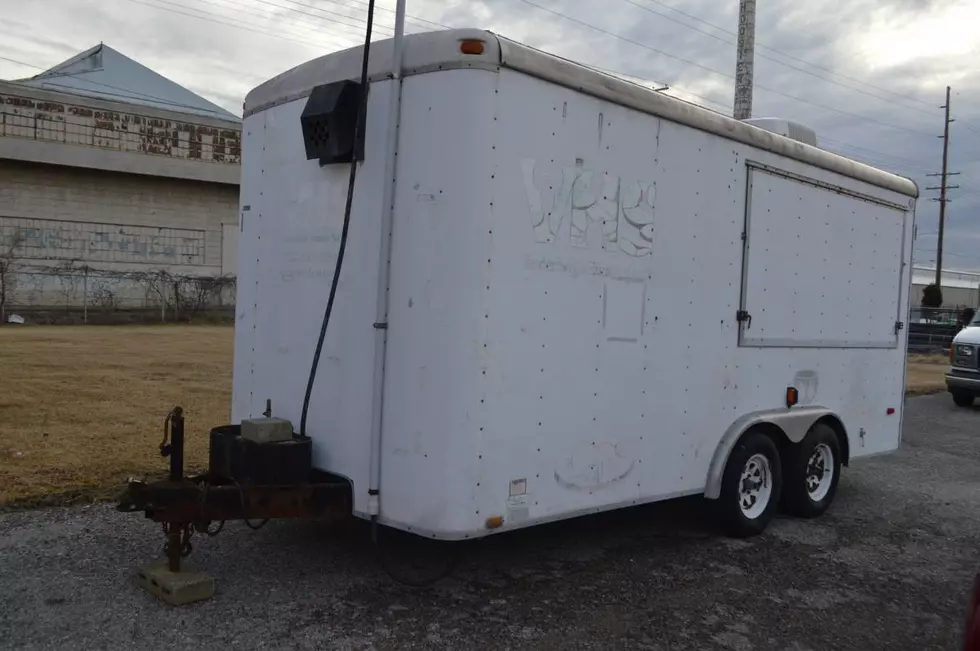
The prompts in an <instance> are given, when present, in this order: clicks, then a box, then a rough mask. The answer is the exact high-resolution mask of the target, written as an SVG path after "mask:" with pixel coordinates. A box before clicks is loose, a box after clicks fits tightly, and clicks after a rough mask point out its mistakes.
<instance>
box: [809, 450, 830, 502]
mask: <svg viewBox="0 0 980 651" xmlns="http://www.w3.org/2000/svg"><path fill="white" fill-rule="evenodd" d="M833 483H834V451H833V450H831V449H830V446H829V445H827V444H826V443H820V444H819V445H817V447H815V448H814V449H813V454H811V455H810V459H809V460H808V461H807V463H806V490H807V493H809V495H810V499H811V500H813V501H814V502H819V501H820V500H822V499H823V498H825V497H827V493H829V492H830V486H831V484H833Z"/></svg>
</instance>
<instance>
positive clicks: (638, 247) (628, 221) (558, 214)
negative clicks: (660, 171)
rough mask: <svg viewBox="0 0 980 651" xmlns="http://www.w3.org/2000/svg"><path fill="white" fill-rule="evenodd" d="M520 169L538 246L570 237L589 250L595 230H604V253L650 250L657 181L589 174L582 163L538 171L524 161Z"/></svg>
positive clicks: (529, 161)
mask: <svg viewBox="0 0 980 651" xmlns="http://www.w3.org/2000/svg"><path fill="white" fill-rule="evenodd" d="M521 171H522V174H523V177H524V189H525V191H526V192H527V200H528V210H529V212H530V216H531V226H532V228H533V229H534V239H535V240H536V241H537V242H539V243H542V244H548V243H552V242H556V241H560V240H561V239H562V237H563V235H564V234H565V233H568V242H569V243H570V244H571V245H572V246H576V247H579V248H587V247H588V246H589V240H590V237H589V233H590V232H591V230H592V229H593V228H594V229H597V230H599V231H601V239H602V248H603V249H604V250H606V251H620V252H622V253H625V254H627V255H630V256H634V257H642V256H646V255H650V253H651V252H652V248H653V220H654V199H655V198H656V187H655V185H654V184H653V183H648V182H645V181H637V180H630V179H623V178H620V177H619V176H616V175H614V174H610V173H609V172H597V171H595V170H590V169H587V168H586V167H585V166H584V164H583V162H582V160H581V159H578V160H576V161H575V165H574V166H569V167H563V168H560V169H558V168H553V169H551V170H547V169H546V170H539V169H538V166H537V162H536V161H534V160H532V159H524V160H522V161H521ZM566 224H567V226H566ZM592 239H593V241H594V239H595V238H594V237H593V238H592Z"/></svg>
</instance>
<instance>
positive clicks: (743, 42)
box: [732, 0, 755, 120]
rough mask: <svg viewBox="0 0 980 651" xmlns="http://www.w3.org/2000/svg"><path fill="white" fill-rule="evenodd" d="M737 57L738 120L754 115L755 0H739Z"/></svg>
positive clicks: (736, 115) (736, 106) (735, 109)
mask: <svg viewBox="0 0 980 651" xmlns="http://www.w3.org/2000/svg"><path fill="white" fill-rule="evenodd" d="M735 56H736V59H735V106H734V111H732V115H733V116H734V117H735V119H736V120H748V119H749V118H750V117H752V77H753V74H754V67H755V66H754V60H755V0H739V3H738V45H737V48H736V55H735Z"/></svg>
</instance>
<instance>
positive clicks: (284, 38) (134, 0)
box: [127, 0, 326, 48]
mask: <svg viewBox="0 0 980 651" xmlns="http://www.w3.org/2000/svg"><path fill="white" fill-rule="evenodd" d="M127 1H128V2H132V3H134V4H138V5H143V6H144V7H152V8H154V9H159V10H160V11H166V12H169V13H172V14H178V15H181V16H187V17H189V18H196V19H198V20H205V21H208V22H210V23H215V24H217V25H224V26H226V27H234V28H236V29H241V30H244V31H246V32H252V33H253V34H261V35H262V36H267V37H269V38H277V39H279V40H281V41H290V42H293V43H300V44H302V45H310V46H313V47H316V48H325V47H326V45H325V44H323V43H314V42H312V41H304V40H302V39H297V38H289V37H288V36H283V35H281V34H273V33H270V32H268V31H262V30H259V29H252V28H251V27H243V26H242V25H238V24H235V23H229V22H227V21H222V20H217V19H215V18H208V17H207V16H219V14H212V13H208V12H203V11H201V10H200V9H193V8H192V7H187V6H185V5H180V4H176V3H173V2H168V1H167V0H156V2H163V3H165V4H168V5H171V6H174V7H180V8H183V9H192V10H193V11H199V12H201V13H203V14H205V15H203V16H199V15H196V14H189V13H186V12H184V11H177V10H175V9H170V8H168V7H161V6H159V5H155V4H150V3H149V2H145V1H144V0H127ZM245 24H246V25H254V23H245Z"/></svg>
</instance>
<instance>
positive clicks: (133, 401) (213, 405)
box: [0, 325, 234, 505]
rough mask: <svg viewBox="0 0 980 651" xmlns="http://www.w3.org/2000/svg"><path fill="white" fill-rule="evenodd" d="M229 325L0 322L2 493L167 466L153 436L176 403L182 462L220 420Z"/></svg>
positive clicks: (29, 498) (227, 395)
mask: <svg viewBox="0 0 980 651" xmlns="http://www.w3.org/2000/svg"><path fill="white" fill-rule="evenodd" d="M233 338H234V330H233V328H232V327H230V326H182V325H173V326H105V327H99V326H87V327H86V326H77V327H76V326H63V327H62V326H47V327H45V326H41V327H30V326H27V327H18V326H4V327H0V505H9V504H11V503H21V504H25V503H26V504H31V503H42V502H52V501H57V502H66V501H71V500H72V499H77V498H84V499H89V498H92V497H101V496H105V495H107V494H113V493H115V492H117V491H118V490H119V489H120V488H121V487H122V486H123V485H124V484H125V482H126V478H127V477H128V476H130V475H147V476H150V475H155V474H161V473H163V472H165V471H166V467H167V466H166V464H167V461H166V459H164V458H162V457H161V456H160V453H159V449H158V446H159V444H160V440H161V439H162V437H163V419H164V417H165V416H166V415H167V412H168V411H169V410H170V409H171V408H172V407H173V406H175V405H178V404H179V405H181V406H183V407H184V409H185V412H186V414H187V430H186V436H187V467H188V470H192V469H195V468H201V467H203V466H204V465H206V463H207V460H206V459H207V433H208V430H209V429H210V428H211V427H213V426H215V425H221V424H224V423H226V422H228V418H229V411H230V406H231V361H232V342H233Z"/></svg>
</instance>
